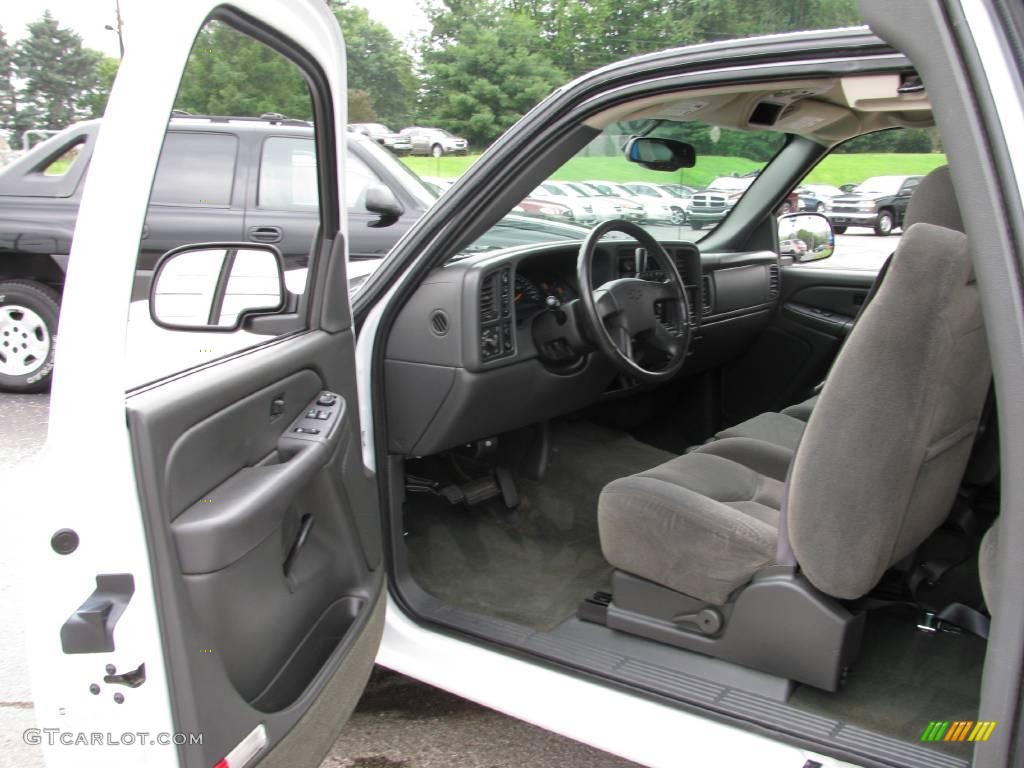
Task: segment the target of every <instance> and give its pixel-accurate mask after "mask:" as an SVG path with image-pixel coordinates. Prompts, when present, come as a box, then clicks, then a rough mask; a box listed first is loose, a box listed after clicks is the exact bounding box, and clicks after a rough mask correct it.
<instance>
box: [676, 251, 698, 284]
mask: <svg viewBox="0 0 1024 768" xmlns="http://www.w3.org/2000/svg"><path fill="white" fill-rule="evenodd" d="M672 258H673V260H674V261H675V263H676V269H678V270H679V276H680V277H681V278H683V285H693V283H691V282H690V264H689V263H688V262H687V260H686V252H685V251H676V252H675V253H673V254H672Z"/></svg>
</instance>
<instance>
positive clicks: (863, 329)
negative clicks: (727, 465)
mask: <svg viewBox="0 0 1024 768" xmlns="http://www.w3.org/2000/svg"><path fill="white" fill-rule="evenodd" d="M919 196H921V197H920V202H919V204H918V205H917V206H916V208H917V210H916V211H915V210H914V209H913V208H912V210H911V211H910V212H908V216H907V220H908V222H917V223H910V224H908V228H907V229H906V231H905V234H904V236H903V238H902V241H901V242H900V245H899V247H898V248H897V251H896V253H895V254H894V256H893V259H892V263H891V266H890V268H889V271H888V274H887V276H886V278H885V280H884V281H883V282H882V284H881V286H880V287H879V290H878V293H877V295H876V296H875V298H874V300H873V301H872V302H871V304H870V306H869V307H868V308H867V309H866V310H865V312H864V314H863V316H862V317H861V318H860V320H859V322H858V323H857V325H856V326H855V328H854V330H853V331H852V333H851V335H850V337H849V339H848V341H847V343H846V344H845V346H844V347H843V350H842V352H841V353H840V355H839V357H838V358H837V359H836V362H835V365H834V366H833V368H832V371H831V373H830V375H829V378H828V381H827V382H826V384H825V387H824V389H823V390H822V393H821V397H820V399H819V401H818V403H817V405H816V406H815V408H814V412H813V414H812V416H811V418H810V421H809V422H808V425H807V429H806V431H805V433H804V436H803V439H802V440H801V442H800V446H799V449H798V451H797V454H796V457H795V459H794V461H793V465H792V469H791V473H790V478H789V481H788V487H787V498H786V503H785V508H784V511H783V514H784V518H785V524H784V526H783V527H782V529H781V530H782V531H783V532H784V534H785V535H787V536H788V543H789V545H790V546H791V548H792V552H793V554H794V555H795V558H796V561H797V562H798V563H799V564H800V567H801V569H802V570H803V572H804V574H805V575H806V576H807V578H808V580H810V582H811V583H812V584H814V586H816V587H817V588H818V589H820V590H822V591H823V592H825V593H827V594H829V595H832V596H834V597H838V598H847V599H854V598H857V597H860V596H862V595H864V594H865V593H866V592H868V591H869V590H870V589H871V588H872V587H873V586H874V585H875V584H876V583H877V582H878V580H879V579H880V578H881V577H882V574H884V573H885V571H886V570H887V569H888V568H889V567H890V566H891V565H892V564H893V563H895V562H896V561H898V560H900V559H901V558H903V557H904V556H905V555H907V554H909V553H910V552H912V551H913V550H914V549H915V548H916V547H917V546H918V545H919V544H920V543H921V542H922V541H923V540H924V539H925V538H926V537H927V536H928V535H929V534H930V533H931V532H932V531H934V530H935V529H936V528H937V527H938V526H939V525H941V524H942V522H943V520H944V519H945V518H946V516H947V514H948V512H949V510H950V508H951V506H952V503H953V500H954V497H955V496H956V492H957V488H958V486H959V484H960V478H961V477H962V475H963V473H964V468H965V466H966V464H967V460H968V457H969V455H970V452H971V446H972V443H973V438H974V435H975V432H976V430H977V426H978V420H979V417H980V415H981V412H982V409H983V406H984V402H985V396H986V392H987V390H988V387H989V382H990V380H991V369H990V365H989V358H988V346H987V342H986V338H985V331H984V325H983V322H982V315H981V306H980V302H979V298H978V290H977V286H976V284H975V282H974V275H973V270H972V268H971V261H970V255H969V253H968V247H967V238H966V236H965V235H964V234H963V233H962V232H960V231H956V229H958V228H960V227H962V224H961V223H960V215H959V210H958V209H957V207H956V200H955V197H954V195H953V191H952V186H951V183H950V180H949V174H948V170H946V169H939V171H937V172H933V173H932V174H930V175H929V176H928V177H926V179H925V180H924V181H922V183H921V185H920V187H919V189H918V191H917V192H916V193H915V196H914V201H913V202H918V201H919ZM911 214H914V215H913V216H912V215H911ZM936 219H938V220H941V221H946V222H947V223H949V224H950V225H951V227H953V228H949V227H945V226H936V225H935V224H934V223H925V222H927V221H929V220H931V221H934V220H936Z"/></svg>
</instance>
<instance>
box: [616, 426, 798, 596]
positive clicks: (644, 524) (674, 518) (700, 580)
mask: <svg viewBox="0 0 1024 768" xmlns="http://www.w3.org/2000/svg"><path fill="white" fill-rule="evenodd" d="M722 442H726V441H722ZM712 445H713V444H712ZM743 447H744V449H745V450H747V451H753V452H754V453H757V451H758V444H756V443H755V442H754V441H749V443H748V444H746V445H745V446H743ZM708 448H711V446H708ZM718 450H721V447H720V446H719V447H718ZM764 450H765V452H766V454H771V453H772V451H777V448H776V447H775V446H766V447H765V449H764ZM764 460H765V462H767V465H768V466H772V465H773V462H775V458H774V457H773V456H772V455H766V457H765V459H764ZM782 491H783V483H782V482H781V481H780V480H777V479H775V478H774V477H770V476H768V475H766V474H762V473H761V472H757V471H755V470H753V469H750V468H748V467H746V466H743V465H742V464H740V463H738V462H737V461H733V460H732V459H731V458H727V457H726V456H724V455H716V454H715V453H713V452H707V451H705V450H704V449H703V448H702V449H700V450H698V451H695V452H693V453H688V454H686V455H685V456H680V457H679V458H677V459H673V460H672V461H669V462H666V463H665V464H662V465H660V466H658V467H655V468H654V469H650V470H647V471H646V472H641V473H640V474H637V475H631V476H629V477H623V478H619V479H618V480H615V481H613V482H611V483H609V484H608V485H607V486H605V488H604V490H603V491H602V493H601V498H600V501H599V502H598V525H599V528H600V534H601V548H602V550H603V551H604V556H605V558H607V560H608V562H609V563H611V564H612V565H613V566H615V567H616V568H618V569H620V570H623V571H626V572H627V573H631V574H634V575H636V576H640V577H641V578H645V579H648V580H650V581H653V582H655V583H657V584H662V585H664V586H666V587H669V588H670V589H674V590H676V591H678V592H683V593H685V594H687V595H690V596H691V597H696V598H698V599H701V600H704V601H706V602H709V603H714V604H717V605H721V604H723V603H725V602H726V601H727V600H728V598H729V595H730V594H731V593H732V592H733V591H734V590H735V589H736V588H737V587H739V586H742V585H743V584H746V583H747V582H748V581H749V580H750V578H751V576H753V574H754V572H755V571H757V570H758V569H759V568H761V567H763V566H765V565H769V564H770V563H772V562H774V560H775V549H776V543H777V539H778V523H779V509H781V506H782Z"/></svg>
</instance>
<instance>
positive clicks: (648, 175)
mask: <svg viewBox="0 0 1024 768" xmlns="http://www.w3.org/2000/svg"><path fill="white" fill-rule="evenodd" d="M478 157H479V155H464V156H461V157H459V156H453V157H439V158H434V157H405V158H402V162H404V163H405V164H406V165H408V166H409V167H410V168H412V170H413V171H415V172H416V173H417V174H419V175H420V176H437V177H439V178H442V179H451V178H456V177H458V176H461V175H462V174H463V173H464V172H465V171H466V169H467V168H469V166H471V165H472V164H473V163H474V162H476V159H477V158H478ZM945 162H946V156H945V155H943V154H884V153H878V154H875V153H864V154H859V155H830V156H828V157H826V158H825V159H824V160H822V161H821V163H820V164H819V165H818V167H817V168H815V169H814V170H813V171H811V173H810V175H809V176H808V177H807V182H808V183H810V184H834V185H835V186H839V185H840V184H857V183H859V182H861V181H864V179H866V178H868V177H870V176H898V175H902V174H925V173H927V172H928V171H930V170H932V169H933V168H935V167H937V166H940V165H943V164H945ZM760 165H761V164H760V163H757V162H755V161H753V160H747V159H745V158H742V157H724V156H718V155H707V156H704V157H699V158H697V166H696V167H695V168H685V169H683V170H681V171H677V172H675V173H660V172H657V171H648V170H647V169H645V168H641V167H640V166H638V165H634V164H632V163H628V162H626V161H625V160H624V159H622V158H621V157H576V158H573V159H572V160H570V161H569V162H568V163H566V164H565V165H564V166H562V167H561V168H559V169H558V171H556V172H555V173H554V174H553V175H552V177H551V178H552V179H557V180H561V181H586V180H588V179H600V180H603V181H654V182H661V183H668V182H678V183H680V184H686V185H688V186H691V187H698V188H699V187H703V186H706V185H707V184H708V183H709V182H710V181H711V180H712V179H714V178H715V177H716V176H728V175H729V174H733V173H736V174H742V173H746V172H747V171H753V170H757V169H758V168H759V167H760Z"/></svg>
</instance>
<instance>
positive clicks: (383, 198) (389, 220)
mask: <svg viewBox="0 0 1024 768" xmlns="http://www.w3.org/2000/svg"><path fill="white" fill-rule="evenodd" d="M365 205H366V210H368V211H369V212H370V213H376V214H378V215H379V216H380V219H378V220H377V221H375V222H373V223H371V224H370V226H371V227H387V226H390V225H392V224H394V223H395V222H396V221H398V220H399V219H400V218H401V216H402V214H403V213H405V209H404V208H403V207H402V204H401V203H400V202H398V198H397V197H395V193H394V192H392V191H391V188H390V187H387V186H385V185H384V184H371V185H370V186H368V187H367V188H366V203H365Z"/></svg>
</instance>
